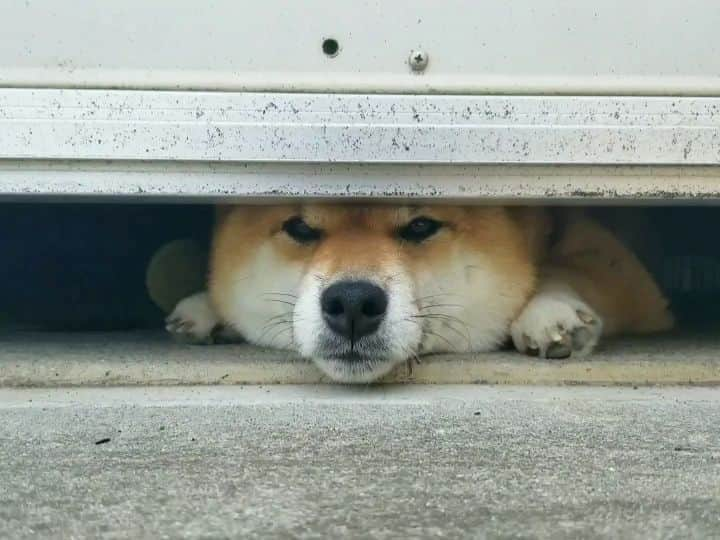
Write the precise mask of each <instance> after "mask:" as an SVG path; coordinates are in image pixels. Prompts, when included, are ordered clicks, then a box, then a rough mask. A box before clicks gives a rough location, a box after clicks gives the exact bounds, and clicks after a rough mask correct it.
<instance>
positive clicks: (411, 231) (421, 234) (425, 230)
mask: <svg viewBox="0 0 720 540" xmlns="http://www.w3.org/2000/svg"><path fill="white" fill-rule="evenodd" d="M440 227H442V223H440V222H439V221H437V220H434V219H432V218H429V217H425V216H421V217H417V218H415V219H413V220H412V221H411V222H410V223H408V224H407V225H405V226H404V227H401V228H400V230H399V231H398V235H399V236H400V238H402V239H403V240H407V241H408V242H415V243H419V242H422V241H423V240H425V239H427V238H430V237H431V236H432V235H433V234H435V233H436V232H438V231H439V230H440Z"/></svg>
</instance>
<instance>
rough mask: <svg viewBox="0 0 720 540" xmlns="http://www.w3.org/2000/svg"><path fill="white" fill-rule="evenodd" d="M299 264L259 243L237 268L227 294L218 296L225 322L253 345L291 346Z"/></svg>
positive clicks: (298, 280) (293, 340)
mask: <svg viewBox="0 0 720 540" xmlns="http://www.w3.org/2000/svg"><path fill="white" fill-rule="evenodd" d="M302 277H303V267H302V265H299V264H292V263H290V262H288V261H287V259H285V258H282V257H280V256H279V255H277V253H275V251H274V250H273V248H272V247H271V246H270V245H268V244H264V245H262V246H261V247H260V248H259V249H258V250H257V252H256V254H255V256H254V257H253V258H252V260H251V262H250V263H249V264H247V265H245V266H243V267H242V268H238V269H237V276H236V277H235V279H234V284H233V286H232V289H231V290H230V291H229V294H230V297H229V298H224V299H222V302H223V308H224V309H223V313H224V315H225V318H226V319H227V320H226V321H225V322H226V323H227V324H229V325H231V326H232V327H233V328H234V329H235V330H237V331H238V332H239V333H240V334H241V335H242V336H243V337H245V339H247V340H248V341H249V342H251V343H255V344H256V345H262V346H265V347H274V348H276V349H294V348H295V345H294V344H295V335H294V332H293V321H294V311H295V303H296V301H297V296H298V289H299V284H300V281H301V279H302Z"/></svg>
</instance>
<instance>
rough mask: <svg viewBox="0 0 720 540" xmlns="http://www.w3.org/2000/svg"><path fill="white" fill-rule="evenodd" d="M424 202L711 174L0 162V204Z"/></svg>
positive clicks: (677, 190)
mask: <svg viewBox="0 0 720 540" xmlns="http://www.w3.org/2000/svg"><path fill="white" fill-rule="evenodd" d="M105 197H116V198H119V199H116V200H134V201H155V202H157V201H163V202H168V201H172V202H188V201H211V202H225V203H227V202H233V201H234V202H243V203H251V202H263V201H264V202H273V201H274V202H278V201H284V200H289V199H290V198H292V197H302V198H323V199H334V200H337V199H342V200H347V201H348V202H364V201H367V200H368V199H374V201H373V202H375V203H377V202H382V200H383V199H398V198H399V199H415V200H422V201H424V202H427V203H433V202H434V203H447V202H457V203H465V204H470V203H476V204H482V203H486V204H487V203H493V204H497V203H523V204H525V203H541V204H548V198H550V199H552V203H553V204H562V203H563V202H566V203H567V202H581V203H582V204H612V203H618V202H622V201H626V202H632V203H633V204H638V203H640V204H642V203H653V202H656V203H657V202H659V203H665V204H667V203H668V201H670V200H671V201H673V202H674V203H678V202H684V201H695V202H698V201H704V200H707V201H713V200H717V199H718V198H719V197H720V167H697V166H696V167H627V166H616V167H578V166H565V167H554V166H517V165H501V166H492V165H477V166H465V165H446V166H442V165H362V164H329V165H318V164H297V163H293V164H289V163H287V164H271V163H254V164H239V163H168V162H157V163H151V162H130V161H112V162H110V161H108V162H94V161H75V162H67V161H57V162H47V161H46V162H42V161H15V160H6V161H0V199H5V200H28V198H30V199H31V200H57V201H67V200H99V199H102V198H105Z"/></svg>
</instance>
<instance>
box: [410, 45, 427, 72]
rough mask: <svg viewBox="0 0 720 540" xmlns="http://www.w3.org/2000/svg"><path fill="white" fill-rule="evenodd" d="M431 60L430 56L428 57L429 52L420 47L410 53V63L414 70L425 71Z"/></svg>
mask: <svg viewBox="0 0 720 540" xmlns="http://www.w3.org/2000/svg"><path fill="white" fill-rule="evenodd" d="M429 60H430V58H429V57H428V53H426V52H425V51H422V50H420V49H416V50H414V51H412V52H411V53H410V56H409V57H408V64H409V65H410V69H412V70H413V71H418V72H419V71H425V68H426V67H427V65H428V61H429Z"/></svg>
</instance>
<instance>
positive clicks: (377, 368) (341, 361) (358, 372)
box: [313, 353, 402, 384]
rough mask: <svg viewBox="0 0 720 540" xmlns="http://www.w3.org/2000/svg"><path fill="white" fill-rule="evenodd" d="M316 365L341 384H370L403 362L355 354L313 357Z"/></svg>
mask: <svg viewBox="0 0 720 540" xmlns="http://www.w3.org/2000/svg"><path fill="white" fill-rule="evenodd" d="M313 361H314V362H315V364H316V365H317V366H318V367H319V368H320V369H321V370H322V371H323V372H324V373H325V374H326V375H328V376H329V377H330V378H331V379H332V380H334V381H336V382H340V383H349V384H356V383H370V382H373V381H376V380H377V379H379V378H380V377H382V376H383V375H387V374H388V373H390V371H392V369H393V368H394V367H395V366H397V365H398V364H399V363H401V362H402V361H401V360H397V359H390V358H382V357H366V356H364V355H358V354H354V353H350V354H345V355H342V356H338V357H327V356H322V355H320V356H313Z"/></svg>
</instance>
